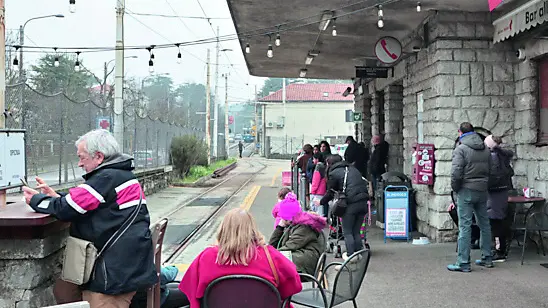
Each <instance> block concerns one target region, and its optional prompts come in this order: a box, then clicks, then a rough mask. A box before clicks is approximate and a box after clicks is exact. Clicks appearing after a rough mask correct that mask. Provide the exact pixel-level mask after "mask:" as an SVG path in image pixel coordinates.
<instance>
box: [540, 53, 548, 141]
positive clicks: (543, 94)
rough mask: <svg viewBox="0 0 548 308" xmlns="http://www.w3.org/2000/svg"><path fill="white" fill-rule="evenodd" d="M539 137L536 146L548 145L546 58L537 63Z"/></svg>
mask: <svg viewBox="0 0 548 308" xmlns="http://www.w3.org/2000/svg"><path fill="white" fill-rule="evenodd" d="M538 77H539V107H540V110H539V119H538V121H539V122H538V123H539V126H538V128H539V135H538V145H548V58H544V59H542V60H541V61H540V62H539V67H538Z"/></svg>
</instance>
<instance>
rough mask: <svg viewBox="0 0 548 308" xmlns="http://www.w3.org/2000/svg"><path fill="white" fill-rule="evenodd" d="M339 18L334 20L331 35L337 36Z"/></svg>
mask: <svg viewBox="0 0 548 308" xmlns="http://www.w3.org/2000/svg"><path fill="white" fill-rule="evenodd" d="M336 20H337V18H333V31H331V35H333V36H337V25H336V24H335V21H336Z"/></svg>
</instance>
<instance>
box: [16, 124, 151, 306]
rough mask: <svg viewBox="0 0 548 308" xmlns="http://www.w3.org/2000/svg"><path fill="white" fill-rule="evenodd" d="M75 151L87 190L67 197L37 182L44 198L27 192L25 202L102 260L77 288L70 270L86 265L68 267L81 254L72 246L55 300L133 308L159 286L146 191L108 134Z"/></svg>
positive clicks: (84, 141) (87, 138)
mask: <svg viewBox="0 0 548 308" xmlns="http://www.w3.org/2000/svg"><path fill="white" fill-rule="evenodd" d="M76 147H77V155H78V159H79V161H78V166H79V167H82V168H83V169H84V170H85V171H86V174H85V175H84V176H83V177H84V179H85V183H84V184H81V185H78V186H77V187H74V188H71V189H70V190H69V192H68V194H64V193H57V192H55V191H54V190H53V189H52V188H50V187H49V186H48V185H47V184H46V183H45V182H44V181H43V180H42V179H40V178H37V179H36V180H37V182H38V183H39V185H38V186H37V188H36V189H38V190H40V191H41V193H39V192H38V191H37V190H34V189H32V188H29V187H24V188H23V189H24V193H25V199H26V202H27V203H28V204H29V205H30V206H31V207H32V208H33V209H34V210H35V211H36V212H40V213H45V214H51V215H53V216H55V217H56V218H58V219H59V220H62V221H68V222H71V227H70V236H71V237H70V238H69V240H70V239H73V238H75V239H76V240H75V241H73V242H77V243H79V242H81V241H86V243H87V242H89V243H91V244H92V245H93V246H94V247H95V248H96V251H97V252H98V255H99V256H98V257H97V258H96V260H95V259H94V258H92V259H93V261H95V262H93V263H94V267H93V270H90V272H91V274H88V275H87V277H88V278H82V279H81V281H82V283H81V284H80V285H78V284H79V283H75V281H80V280H74V279H75V278H71V279H67V278H66V277H67V276H74V273H67V269H68V268H71V269H72V268H78V267H79V264H78V263H82V260H81V259H78V258H76V259H74V260H78V261H79V262H76V261H74V260H72V261H71V262H69V261H67V258H68V256H69V255H71V254H70V253H74V252H75V251H77V250H78V249H75V248H74V247H72V248H71V247H70V245H69V244H67V248H66V249H67V252H66V253H67V256H66V257H65V264H64V270H65V271H64V272H63V275H62V278H63V279H64V280H65V281H61V280H59V281H58V282H57V284H56V287H55V293H56V298H57V301H58V302H59V303H66V302H71V301H77V300H82V299H83V300H85V301H88V302H89V303H90V305H91V307H129V304H130V302H131V299H132V298H133V295H134V294H135V291H137V290H140V289H145V288H147V287H148V286H151V285H152V284H154V283H155V282H156V281H157V273H156V270H155V267H154V257H153V252H152V239H151V232H150V230H149V226H150V216H149V213H148V209H147V207H146V199H145V196H144V193H143V190H142V187H141V185H140V184H139V181H138V180H137V179H136V178H135V175H134V174H133V172H132V171H133V169H134V162H133V158H132V157H131V156H129V155H125V154H122V153H121V151H120V146H119V145H118V143H117V142H116V140H115V139H114V137H113V136H112V135H111V134H110V133H109V132H108V131H106V130H93V131H90V132H88V133H87V134H85V135H84V136H82V137H80V138H79V139H78V141H76ZM69 242H71V241H67V243H69ZM84 251H85V249H84ZM71 256H72V255H71ZM67 263H77V265H76V266H74V264H67ZM82 268H85V266H84V264H82ZM71 271H72V272H78V271H74V270H71ZM83 271H84V270H82V272H83ZM66 274H69V275H66ZM84 276H85V275H82V276H78V278H81V277H84ZM67 281H69V282H67ZM67 296H68V298H67ZM63 297H64V298H63Z"/></svg>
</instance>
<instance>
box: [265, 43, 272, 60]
mask: <svg viewBox="0 0 548 308" xmlns="http://www.w3.org/2000/svg"><path fill="white" fill-rule="evenodd" d="M266 56H267V57H269V58H272V57H274V51H273V50H272V44H268V51H267V52H266Z"/></svg>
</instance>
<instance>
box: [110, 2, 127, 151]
mask: <svg viewBox="0 0 548 308" xmlns="http://www.w3.org/2000/svg"><path fill="white" fill-rule="evenodd" d="M124 11H125V0H117V1H116V59H115V61H116V62H115V63H116V64H115V65H116V67H115V70H116V76H115V79H114V123H113V124H114V137H115V138H116V141H118V144H119V145H120V146H121V147H122V148H123V147H124Z"/></svg>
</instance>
